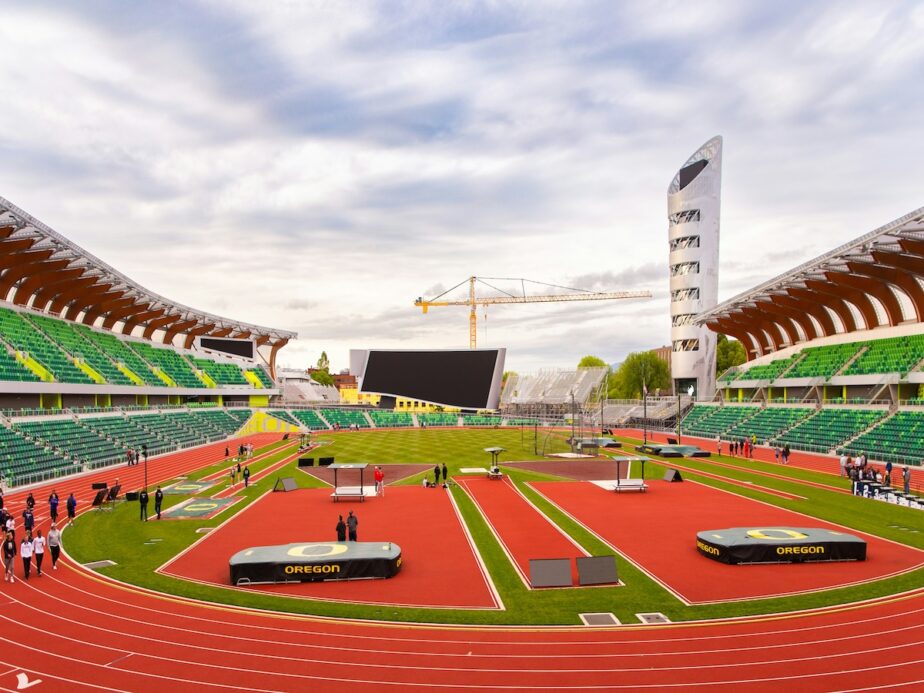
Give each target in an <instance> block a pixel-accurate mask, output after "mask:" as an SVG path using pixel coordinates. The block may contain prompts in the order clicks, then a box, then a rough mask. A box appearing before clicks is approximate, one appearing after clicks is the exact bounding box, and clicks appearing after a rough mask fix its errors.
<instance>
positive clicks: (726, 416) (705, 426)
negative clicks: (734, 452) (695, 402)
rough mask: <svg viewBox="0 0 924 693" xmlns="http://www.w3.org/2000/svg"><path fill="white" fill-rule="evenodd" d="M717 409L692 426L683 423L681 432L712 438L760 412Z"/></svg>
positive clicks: (737, 408) (739, 408) (735, 408)
mask: <svg viewBox="0 0 924 693" xmlns="http://www.w3.org/2000/svg"><path fill="white" fill-rule="evenodd" d="M717 409H718V411H716V412H714V413H712V414H711V415H709V416H708V417H704V418H703V419H700V420H699V421H697V422H696V423H694V424H692V425H687V424H686V422H684V425H683V426H682V428H681V430H682V431H684V432H685V433H689V434H690V435H697V436H705V437H707V438H714V437H715V436H718V435H722V434H724V433H725V432H726V431H728V430H729V429H730V428H733V427H735V426H738V425H740V424H741V423H742V422H743V421H745V420H746V419H749V418H750V417H752V416H754V415H755V414H756V413H757V412H758V411H760V409H758V408H757V407H718V408H717Z"/></svg>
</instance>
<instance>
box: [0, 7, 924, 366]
mask: <svg viewBox="0 0 924 693" xmlns="http://www.w3.org/2000/svg"><path fill="white" fill-rule="evenodd" d="M922 25H924V15H922V13H921V10H920V7H918V6H916V5H914V4H913V3H911V4H893V3H887V4H876V5H870V4H869V3H862V2H859V3H840V2H837V3H834V2H831V3H810V4H808V5H805V4H803V3H783V4H782V5H780V6H779V7H777V6H770V5H758V4H751V5H749V4H746V3H737V4H734V5H729V4H728V3H715V4H703V3H689V2H677V3H666V4H663V5H659V6H658V7H654V8H653V7H652V6H651V5H650V4H649V3H618V4H614V3H609V2H601V3H593V2H587V3H580V4H575V3H567V4H564V5H563V4H558V3H537V2H511V3H504V4H498V3H479V4H474V5H473V4H469V3H414V2H410V3H406V4H382V3H377V2H365V3H363V2H356V3H348V4H337V3H271V4H265V3H264V4H261V5H257V4H254V3H251V2H238V3H235V4H229V3H226V2H214V3H202V4H195V5H194V4H189V5H181V6H169V7H167V6H164V5H161V4H158V3H150V4H148V3H132V4H129V5H125V4H122V3H112V4H108V3H101V4H98V5H90V6H87V7H84V8H82V10H81V11H80V12H78V11H75V10H74V9H72V8H69V7H67V6H60V5H58V4H53V3H48V4H42V3H32V4H28V5H22V4H13V3H10V4H7V5H4V22H3V24H2V25H0V39H2V40H0V85H2V86H3V87H5V89H4V93H5V94H6V95H7V99H6V100H5V106H4V109H3V110H2V111H0V154H2V156H0V181H2V186H0V194H2V195H4V196H5V197H8V198H9V199H11V200H12V201H13V202H15V203H17V204H19V205H20V206H22V207H23V208H24V209H26V210H27V211H29V212H30V213H32V214H34V215H35V216H37V217H38V218H40V219H42V220H43V221H45V222H47V223H49V224H50V225H51V226H52V227H54V228H56V229H57V230H59V231H60V232H62V233H64V234H65V235H66V236H68V237H70V238H71V239H73V240H74V241H75V242H77V243H78V244H81V245H83V246H85V247H86V248H87V249H88V250H90V251H91V252H93V253H94V254H96V255H97V256H99V257H101V258H103V259H104V260H106V261H107V262H109V263H110V264H113V265H114V266H116V267H117V268H119V269H120V270H121V271H123V272H124V273H126V274H128V275H129V276H131V277H133V278H134V279H136V280H138V281H139V282H140V283H142V284H143V285H145V286H148V287H149V288H151V289H152V290H154V291H157V292H158V293H161V294H163V295H166V296H169V297H171V298H173V299H175V300H177V301H178V302H182V303H185V304H189V305H193V306H196V307H200V308H202V309H204V310H212V311H215V312H221V313H225V314H228V315H229V316H230V317H234V318H238V319H241V320H246V321H249V322H256V323H260V324H269V325H273V326H278V327H281V328H289V329H298V330H299V331H300V332H301V339H300V340H299V341H297V342H292V343H291V344H290V345H289V346H287V347H286V349H284V350H283V352H282V353H281V358H282V360H283V361H284V362H287V363H292V364H293V365H296V364H299V363H300V362H301V364H302V365H303V364H304V363H305V362H308V361H314V360H316V358H317V354H318V353H319V352H320V351H321V350H322V349H324V350H326V351H327V352H328V354H330V356H331V359H332V362H333V365H334V367H335V368H337V367H343V366H346V365H347V352H348V350H349V348H351V347H369V346H395V345H408V344H413V345H415V346H432V347H440V346H464V345H465V344H467V322H466V315H465V310H464V309H462V308H460V309H449V308H447V309H440V310H434V311H433V312H432V313H431V314H430V315H427V316H423V315H420V314H419V311H417V310H416V309H415V308H414V307H413V305H412V303H413V300H414V298H416V297H417V296H420V295H425V296H429V295H430V294H431V293H432V292H433V291H434V290H435V289H436V287H448V286H452V285H453V284H455V283H456V282H459V281H462V280H463V279H464V278H465V277H468V276H469V275H471V274H476V275H481V276H513V277H520V276H522V277H527V278H530V279H536V280H541V281H547V282H550V283H559V284H569V282H571V281H574V280H578V281H580V282H584V283H587V284H588V285H590V284H598V285H600V287H601V288H606V289H634V288H651V289H652V290H654V291H655V293H656V299H654V300H652V301H650V302H647V303H644V304H625V305H621V304H612V305H600V306H590V305H588V306H576V305H575V306H569V307H564V308H563V307H553V306H509V307H499V308H497V309H496V310H494V309H491V310H489V315H488V320H487V322H484V321H482V325H483V327H484V328H486V331H485V332H484V333H483V340H482V341H483V343H485V344H490V345H494V346H499V345H504V346H508V347H509V348H510V351H509V354H508V365H509V366H510V367H511V368H513V369H515V370H519V371H528V370H534V369H537V368H540V367H550V366H570V365H573V364H574V363H576V361H577V359H579V358H580V357H581V356H583V355H584V354H586V353H594V352H595V351H598V352H599V354H600V356H601V357H603V358H605V359H606V360H607V361H618V360H621V358H622V357H623V356H624V355H625V353H626V352H628V351H631V350H633V349H638V348H643V347H645V346H657V345H660V344H662V343H665V342H666V340H667V339H668V333H669V318H668V316H667V304H666V301H665V299H664V291H665V290H666V287H667V276H666V265H667V242H666V236H667V229H666V226H667V224H666V219H665V214H666V212H665V207H666V205H665V193H666V188H667V184H668V183H669V181H670V179H671V177H672V175H673V173H674V171H675V170H676V168H677V167H678V166H679V165H680V164H681V163H682V162H683V161H684V160H685V159H686V157H687V156H688V155H689V154H690V153H691V152H692V151H694V150H695V149H696V148H697V147H698V146H699V145H700V144H701V143H702V142H703V141H705V140H706V139H708V138H709V137H710V136H712V135H714V134H722V135H724V137H725V154H724V166H725V170H724V189H723V193H722V195H723V220H722V251H721V252H722V263H723V265H722V269H721V271H720V280H721V286H720V296H722V297H726V296H730V295H731V294H733V293H736V292H737V291H740V290H742V289H745V288H748V287H749V286H751V285H753V284H756V283H758V282H759V281H762V280H763V279H766V278H768V277H770V276H772V275H774V274H777V273H779V272H781V271H783V270H785V269H787V268H788V267H791V266H793V265H794V264H797V263H798V262H802V261H804V260H806V259H808V257H810V256H811V255H812V254H816V253H818V252H821V251H823V250H825V249H827V248H830V247H833V246H835V245H837V244H839V243H841V242H843V241H845V240H848V239H849V238H852V237H854V236H857V235H859V234H861V233H862V232H864V231H866V230H869V229H870V228H873V227H875V226H878V225H879V224H881V223H883V222H885V221H887V220H889V219H891V218H894V217H897V216H899V215H900V214H902V213H904V212H906V211H908V210H909V209H911V208H913V207H916V206H918V205H919V204H920V203H921V200H920V197H919V196H920V189H921V183H922V175H924V174H922V172H921V167H920V160H921V156H922V154H924V151H922V147H924V144H922V142H924V140H922V139H921V138H920V136H919V127H920V126H919V123H920V122H921V121H922V120H924V95H922V94H920V92H919V90H916V89H914V85H916V84H917V81H918V79H919V76H920V74H922V68H924V64H922V63H924V43H922V42H921V41H919V40H918V36H919V35H920V31H921V28H922ZM662 266H663V267H664V268H665V271H664V273H663V276H661V278H660V279H659V278H658V277H659V275H658V269H657V268H658V267H662ZM604 284H605V285H606V286H603V285H604ZM428 287H430V288H429V289H428Z"/></svg>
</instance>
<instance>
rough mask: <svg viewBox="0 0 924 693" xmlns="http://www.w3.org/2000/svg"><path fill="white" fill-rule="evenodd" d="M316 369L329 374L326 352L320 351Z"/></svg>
mask: <svg viewBox="0 0 924 693" xmlns="http://www.w3.org/2000/svg"><path fill="white" fill-rule="evenodd" d="M318 368H319V369H320V370H322V371H327V372H330V359H328V358H327V352H326V351H322V352H321V356H320V357H319V358H318Z"/></svg>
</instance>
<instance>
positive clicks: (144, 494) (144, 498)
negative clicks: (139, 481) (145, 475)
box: [138, 488, 148, 522]
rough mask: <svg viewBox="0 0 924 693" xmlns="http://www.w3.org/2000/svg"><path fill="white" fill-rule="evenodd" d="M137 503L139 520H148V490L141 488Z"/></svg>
mask: <svg viewBox="0 0 924 693" xmlns="http://www.w3.org/2000/svg"><path fill="white" fill-rule="evenodd" d="M138 504H139V505H140V506H141V521H142V522H147V521H148V490H147V489H146V488H143V489H141V493H139V494H138Z"/></svg>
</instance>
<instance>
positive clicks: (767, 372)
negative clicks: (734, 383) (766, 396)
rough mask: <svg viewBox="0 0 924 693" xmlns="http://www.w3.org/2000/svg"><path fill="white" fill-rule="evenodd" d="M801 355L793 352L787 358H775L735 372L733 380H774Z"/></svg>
mask: <svg viewBox="0 0 924 693" xmlns="http://www.w3.org/2000/svg"><path fill="white" fill-rule="evenodd" d="M801 355H802V354H801V353H798V354H793V355H792V356H790V357H789V358H788V359H777V360H776V361H771V362H770V363H765V364H763V365H761V366H752V367H751V368H748V369H747V370H745V371H740V372H739V373H737V374H736V377H735V378H733V380H776V379H777V378H779V377H780V376H781V375H783V374H784V373H785V372H786V369H787V368H789V367H790V366H792V364H794V363H795V362H796V361H797V360H799V358H800V356H801ZM787 377H788V376H787Z"/></svg>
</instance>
